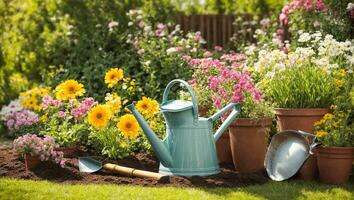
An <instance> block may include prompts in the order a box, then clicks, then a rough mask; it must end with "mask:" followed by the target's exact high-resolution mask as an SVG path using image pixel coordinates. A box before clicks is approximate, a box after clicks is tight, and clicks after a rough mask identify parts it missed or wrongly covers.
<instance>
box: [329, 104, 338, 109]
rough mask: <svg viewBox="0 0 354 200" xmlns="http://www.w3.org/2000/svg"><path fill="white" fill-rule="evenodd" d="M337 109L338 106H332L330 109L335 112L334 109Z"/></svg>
mask: <svg viewBox="0 0 354 200" xmlns="http://www.w3.org/2000/svg"><path fill="white" fill-rule="evenodd" d="M336 108H337V106H336V105H331V106H330V107H329V109H331V110H334V109H336Z"/></svg>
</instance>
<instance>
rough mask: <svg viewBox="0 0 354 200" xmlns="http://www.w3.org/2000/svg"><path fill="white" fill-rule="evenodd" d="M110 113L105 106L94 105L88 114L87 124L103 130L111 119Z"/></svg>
mask: <svg viewBox="0 0 354 200" xmlns="http://www.w3.org/2000/svg"><path fill="white" fill-rule="evenodd" d="M111 116H112V114H111V112H110V111H109V109H108V107H107V106H104V105H96V106H95V107H93V108H92V109H91V111H90V112H89V114H88V116H87V117H88V122H89V123H90V124H91V125H92V126H93V127H95V128H105V127H106V126H107V124H108V122H109V120H110V119H111Z"/></svg>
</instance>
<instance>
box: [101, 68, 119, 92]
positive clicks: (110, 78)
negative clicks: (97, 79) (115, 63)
mask: <svg viewBox="0 0 354 200" xmlns="http://www.w3.org/2000/svg"><path fill="white" fill-rule="evenodd" d="M122 79H123V70H122V69H118V68H112V69H110V70H109V71H108V72H107V73H106V75H105V77H104V82H105V83H106V84H107V85H108V87H109V88H111V87H113V86H115V85H116V84H117V83H118V81H120V80H122Z"/></svg>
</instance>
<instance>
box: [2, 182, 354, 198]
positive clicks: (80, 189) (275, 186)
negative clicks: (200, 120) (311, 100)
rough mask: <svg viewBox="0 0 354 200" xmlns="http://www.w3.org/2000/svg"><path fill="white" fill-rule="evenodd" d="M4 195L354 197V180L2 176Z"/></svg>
mask: <svg viewBox="0 0 354 200" xmlns="http://www.w3.org/2000/svg"><path fill="white" fill-rule="evenodd" d="M0 199H1V200H5V199H33V200H35V199H36V200H37V199H85V200H86V199H144V200H145V199H203V200H205V199H287V200H289V199H331V200H332V199H341V200H342V199H354V183H353V181H352V182H351V183H350V184H347V185H345V186H342V187H339V186H328V185H323V184H319V183H317V182H305V181H299V180H296V181H294V180H292V181H288V182H269V183H267V184H264V185H256V186H249V187H244V188H233V189H228V188H214V189H210V188H173V187H139V186H118V185H94V184H92V185H67V184H59V183H52V182H47V181H27V180H15V179H7V178H0Z"/></svg>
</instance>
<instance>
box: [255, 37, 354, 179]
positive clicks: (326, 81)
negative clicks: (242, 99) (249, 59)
mask: <svg viewBox="0 0 354 200" xmlns="http://www.w3.org/2000/svg"><path fill="white" fill-rule="evenodd" d="M300 33H301V34H300V36H299V38H298V39H297V41H298V47H296V48H295V49H294V50H293V51H290V52H289V53H288V54H286V53H284V52H280V51H277V52H278V55H279V56H275V57H272V58H271V59H269V60H267V58H269V54H268V53H266V52H262V53H260V60H259V61H258V62H257V63H256V64H255V68H256V70H257V71H258V73H259V74H262V73H263V76H264V79H263V81H261V82H260V86H261V88H262V89H263V91H264V93H265V94H266V96H267V97H268V98H269V99H270V101H272V102H273V103H274V104H275V107H278V109H276V110H275V111H276V115H277V120H278V125H279V128H280V130H281V131H282V130H286V129H295V130H304V131H306V132H310V133H313V132H314V129H315V128H314V123H315V122H316V121H318V120H320V119H321V118H322V117H323V116H324V115H325V114H326V113H328V112H329V107H330V105H331V104H332V103H333V101H334V97H335V95H336V93H335V91H336V89H335V87H336V84H338V81H336V80H335V79H334V78H333V76H334V72H335V69H338V68H346V67H349V68H350V66H351V65H352V64H351V62H352V61H350V58H351V53H350V50H351V49H352V48H353V45H352V44H351V42H348V41H346V42H339V41H336V40H335V39H333V37H332V36H331V35H326V36H323V35H322V34H321V33H320V32H315V33H305V32H303V31H300ZM308 165H311V166H312V167H311V166H308ZM305 169H309V170H305ZM311 169H312V170H311ZM304 170H305V171H304ZM310 171H312V172H310ZM300 176H301V178H303V179H313V178H314V177H315V176H316V161H315V158H313V157H311V158H310V159H309V160H308V161H307V162H306V163H305V165H304V167H303V168H302V170H300Z"/></svg>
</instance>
